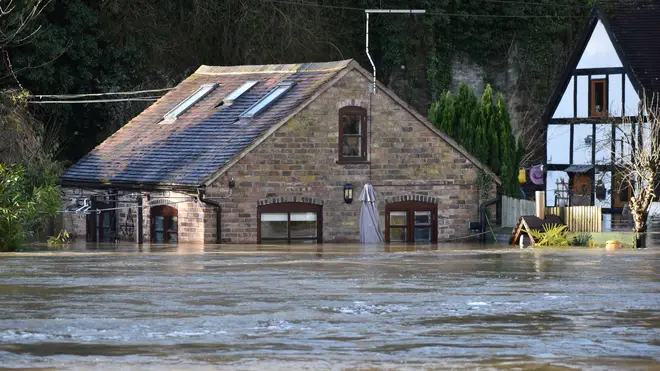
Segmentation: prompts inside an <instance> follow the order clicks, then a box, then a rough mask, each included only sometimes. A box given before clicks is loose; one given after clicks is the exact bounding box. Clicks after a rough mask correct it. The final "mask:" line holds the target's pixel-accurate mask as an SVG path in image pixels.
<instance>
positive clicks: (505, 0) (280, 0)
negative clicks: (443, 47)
mask: <svg viewBox="0 0 660 371" xmlns="http://www.w3.org/2000/svg"><path fill="white" fill-rule="evenodd" d="M268 1H270V2H271V3H279V4H290V5H301V6H309V7H316V8H326V9H341V10H353V11H360V12H364V11H365V10H366V9H365V8H356V7H351V6H341V5H325V4H312V3H307V2H299V1H287V0H268ZM480 1H485V2H491V3H505V4H509V3H510V4H517V5H545V6H559V4H544V3H528V2H517V1H511V0H480ZM562 6H563V7H564V8H566V9H570V7H567V6H565V5H562ZM425 14H427V15H441V16H445V17H464V18H470V17H472V18H526V19H527V18H575V17H576V16H575V15H550V14H530V15H525V14H515V15H514V14H474V13H445V12H426V13H425Z"/></svg>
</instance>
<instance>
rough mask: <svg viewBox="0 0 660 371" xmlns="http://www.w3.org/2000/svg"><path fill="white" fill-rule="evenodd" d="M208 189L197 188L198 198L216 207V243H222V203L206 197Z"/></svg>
mask: <svg viewBox="0 0 660 371" xmlns="http://www.w3.org/2000/svg"><path fill="white" fill-rule="evenodd" d="M205 193H206V190H205V189H203V188H198V189H197V199H198V200H199V201H201V202H203V203H205V204H207V205H210V206H213V207H215V243H217V244H220V243H222V205H220V202H218V201H214V200H209V199H207V198H205Z"/></svg>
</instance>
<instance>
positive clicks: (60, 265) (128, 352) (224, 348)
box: [0, 244, 660, 370]
mask: <svg viewBox="0 0 660 371" xmlns="http://www.w3.org/2000/svg"><path fill="white" fill-rule="evenodd" d="M0 260H1V262H2V263H1V264H0V303H2V310H1V311H0V369H2V368H3V367H4V368H27V369H86V368H103V369H107V368H121V369H154V370H156V369H164V368H166V369H218V368H220V369H222V368H226V369H283V370H284V369H287V370H288V369H338V370H339V369H369V368H378V369H381V368H384V369H415V370H416V369H438V368H441V369H442V368H451V369H466V370H467V369H475V368H479V369H483V370H489V369H512V370H513V369H535V370H540V369H543V370H568V369H574V368H581V369H596V370H601V369H624V370H625V369H658V368H660V295H659V294H660V249H647V250H620V251H616V252H608V251H604V250H602V249H601V250H596V249H525V250H520V249H512V248H509V247H506V246H502V247H490V248H486V247H484V246H479V245H474V246H473V245H458V244H457V245H452V244H445V245H443V244H441V245H428V246H412V245H409V246H360V245H311V246H295V245H291V246H257V245H245V246H237V245H229V246H228V245H206V246H195V245H189V246H186V245H180V246H176V247H175V246H171V247H169V246H166V245H158V246H156V245H151V246H149V245H145V246H142V247H138V246H137V245H71V246H67V247H65V248H63V249H61V250H56V251H37V252H26V253H4V254H0Z"/></svg>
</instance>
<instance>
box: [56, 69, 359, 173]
mask: <svg viewBox="0 0 660 371" xmlns="http://www.w3.org/2000/svg"><path fill="white" fill-rule="evenodd" d="M349 63H350V60H345V61H339V62H328V63H305V64H285V65H263V66H235V67H213V66H201V67H200V68H199V69H198V70H197V71H196V72H195V73H194V74H193V75H191V76H189V77H188V78H187V79H185V80H184V81H183V82H181V83H180V84H179V85H178V86H177V87H176V88H174V89H173V90H171V91H170V92H168V93H167V94H166V95H165V96H163V97H162V98H161V99H159V100H158V101H156V102H155V103H154V104H153V105H151V106H150V107H148V108H147V109H146V110H145V111H143V112H142V113H141V114H139V115H138V116H137V117H135V118H134V119H133V120H131V121H130V122H129V123H127V124H126V125H125V126H124V127H122V128H121V129H119V130H118V131H117V132H116V133H114V134H113V135H112V136H110V137H109V138H108V139H106V140H105V141H104V142H103V143H101V144H100V145H99V146H97V147H96V148H95V149H94V150H92V151H91V152H90V153H89V154H87V155H86V156H85V157H83V158H82V159H81V160H80V161H78V162H77V163H76V164H75V165H73V166H72V167H70V168H69V169H68V170H67V172H66V173H65V174H64V176H63V177H62V180H63V181H64V182H66V183H81V182H84V183H108V182H110V183H114V182H141V183H152V184H180V185H191V186H194V185H199V184H202V183H203V182H204V181H205V180H206V179H207V178H208V177H210V176H211V175H212V174H213V173H214V172H215V171H217V170H218V169H219V168H220V167H222V166H223V165H224V164H225V163H227V161H229V160H231V158H233V157H234V156H236V155H237V154H238V153H240V152H241V151H243V150H244V149H245V148H246V147H247V146H249V145H250V143H252V142H253V141H254V140H256V139H257V138H259V137H260V136H261V135H262V133H264V132H265V131H267V130H268V129H269V128H271V127H272V126H274V125H276V124H277V123H278V122H279V121H280V120H281V119H283V118H284V117H286V116H288V115H289V114H290V113H291V112H293V111H294V110H295V109H296V108H297V107H298V106H299V105H300V104H302V103H303V102H304V101H306V100H307V99H309V98H310V97H311V96H312V94H313V93H314V92H315V91H316V90H317V89H318V88H319V87H320V86H322V85H323V83H325V82H327V81H329V80H330V79H332V78H333V77H334V76H335V75H336V74H337V73H338V72H339V71H340V70H342V69H344V68H346V67H347V66H348V64H349ZM246 81H259V83H258V84H257V85H255V86H254V87H253V88H252V89H250V90H249V91H248V92H246V93H245V94H243V95H242V96H241V97H239V98H238V99H237V100H235V101H234V103H233V104H232V105H230V106H222V105H220V106H219V104H221V102H222V99H223V98H224V97H225V96H227V95H228V94H229V93H231V92H232V91H234V90H235V89H237V88H238V87H240V86H241V85H242V84H243V83H244V82H246ZM282 81H295V82H296V85H295V86H294V87H293V88H292V89H291V90H289V91H288V92H287V93H286V94H285V95H283V96H282V97H281V98H280V99H279V100H277V101H275V102H273V103H272V104H271V105H270V106H269V107H268V108H267V109H266V110H265V111H262V112H261V113H260V114H259V115H257V116H256V117H254V118H253V119H252V120H250V121H248V122H243V121H241V122H240V123H238V122H237V120H238V118H239V115H240V114H241V113H243V112H244V111H245V110H246V109H248V108H249V107H250V106H252V105H253V104H254V103H256V102H257V101H258V100H259V99H261V98H262V97H263V96H264V95H265V94H267V93H268V92H269V91H270V90H271V89H272V88H273V87H274V86H276V85H277V84H278V83H280V82H282ZM214 82H215V83H219V84H220V85H219V86H218V87H217V88H216V89H215V90H214V91H212V92H211V93H210V94H209V95H207V96H206V97H205V98H204V99H202V100H201V101H199V102H197V103H196V104H195V105H193V106H192V107H190V108H189V109H188V110H187V111H186V112H184V113H182V114H181V115H180V116H179V118H177V119H176V120H175V121H174V122H172V123H171V124H159V122H160V121H161V120H162V118H163V116H164V115H165V114H166V113H167V112H168V111H169V110H170V109H172V108H173V107H174V106H176V105H177V104H178V103H179V102H181V101H182V100H184V99H185V98H186V97H188V96H189V95H190V94H192V93H193V92H195V91H196V90H197V88H198V87H199V86H200V85H201V84H208V83H214Z"/></svg>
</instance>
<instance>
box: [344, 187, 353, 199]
mask: <svg viewBox="0 0 660 371" xmlns="http://www.w3.org/2000/svg"><path fill="white" fill-rule="evenodd" d="M344 202H346V203H347V204H350V203H352V202H353V185H352V184H350V183H347V184H344Z"/></svg>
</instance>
